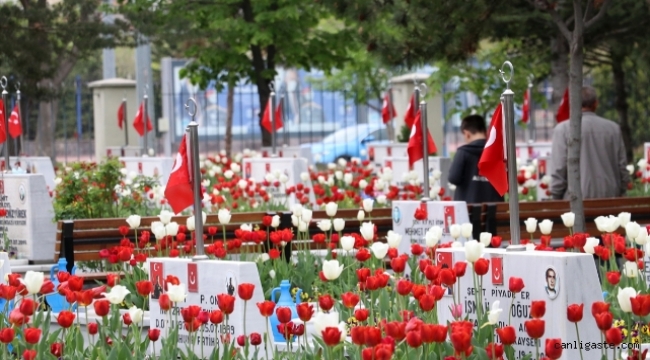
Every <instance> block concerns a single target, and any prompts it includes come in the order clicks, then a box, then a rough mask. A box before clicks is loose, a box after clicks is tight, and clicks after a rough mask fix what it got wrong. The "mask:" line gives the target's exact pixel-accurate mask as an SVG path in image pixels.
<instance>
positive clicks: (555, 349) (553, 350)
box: [545, 339, 562, 360]
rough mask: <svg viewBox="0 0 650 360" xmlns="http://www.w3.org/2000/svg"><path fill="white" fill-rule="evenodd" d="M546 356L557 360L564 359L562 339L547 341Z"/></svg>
mask: <svg viewBox="0 0 650 360" xmlns="http://www.w3.org/2000/svg"><path fill="white" fill-rule="evenodd" d="M545 350H546V356H547V357H549V358H551V359H553V360H556V359H559V358H560V357H562V339H546V347H545Z"/></svg>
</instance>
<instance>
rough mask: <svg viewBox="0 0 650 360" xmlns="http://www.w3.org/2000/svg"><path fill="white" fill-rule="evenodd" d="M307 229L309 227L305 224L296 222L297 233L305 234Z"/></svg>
mask: <svg viewBox="0 0 650 360" xmlns="http://www.w3.org/2000/svg"><path fill="white" fill-rule="evenodd" d="M307 229H309V225H307V223H306V222H304V221H302V220H300V221H299V222H298V231H299V232H307Z"/></svg>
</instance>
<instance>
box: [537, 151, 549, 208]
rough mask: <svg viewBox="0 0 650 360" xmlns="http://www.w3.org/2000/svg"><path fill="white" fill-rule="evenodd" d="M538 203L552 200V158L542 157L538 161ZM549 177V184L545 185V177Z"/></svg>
mask: <svg viewBox="0 0 650 360" xmlns="http://www.w3.org/2000/svg"><path fill="white" fill-rule="evenodd" d="M536 171H537V191H536V193H537V201H542V200H548V199H550V198H551V196H550V195H549V193H550V188H551V182H550V179H551V158H548V157H540V158H538V159H537V170H536ZM545 176H547V179H548V180H549V181H548V183H546V184H545V185H542V184H543V183H544V181H545V180H544V177H545ZM544 187H545V188H544Z"/></svg>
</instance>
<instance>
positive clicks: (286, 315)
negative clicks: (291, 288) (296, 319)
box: [275, 306, 292, 324]
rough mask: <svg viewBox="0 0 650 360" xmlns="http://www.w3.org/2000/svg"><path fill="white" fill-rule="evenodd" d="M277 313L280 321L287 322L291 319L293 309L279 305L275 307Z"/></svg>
mask: <svg viewBox="0 0 650 360" xmlns="http://www.w3.org/2000/svg"><path fill="white" fill-rule="evenodd" d="M275 315H276V316H277V317H278V321H279V322H280V323H282V324H286V323H288V322H289V321H291V317H292V316H291V309H290V308H288V307H284V306H281V307H278V308H276V309H275Z"/></svg>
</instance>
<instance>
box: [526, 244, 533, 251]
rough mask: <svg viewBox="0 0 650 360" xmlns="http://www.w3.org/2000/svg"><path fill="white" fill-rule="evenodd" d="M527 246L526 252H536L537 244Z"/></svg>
mask: <svg viewBox="0 0 650 360" xmlns="http://www.w3.org/2000/svg"><path fill="white" fill-rule="evenodd" d="M525 246H526V251H535V244H533V243H528V244H526V245H525Z"/></svg>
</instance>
